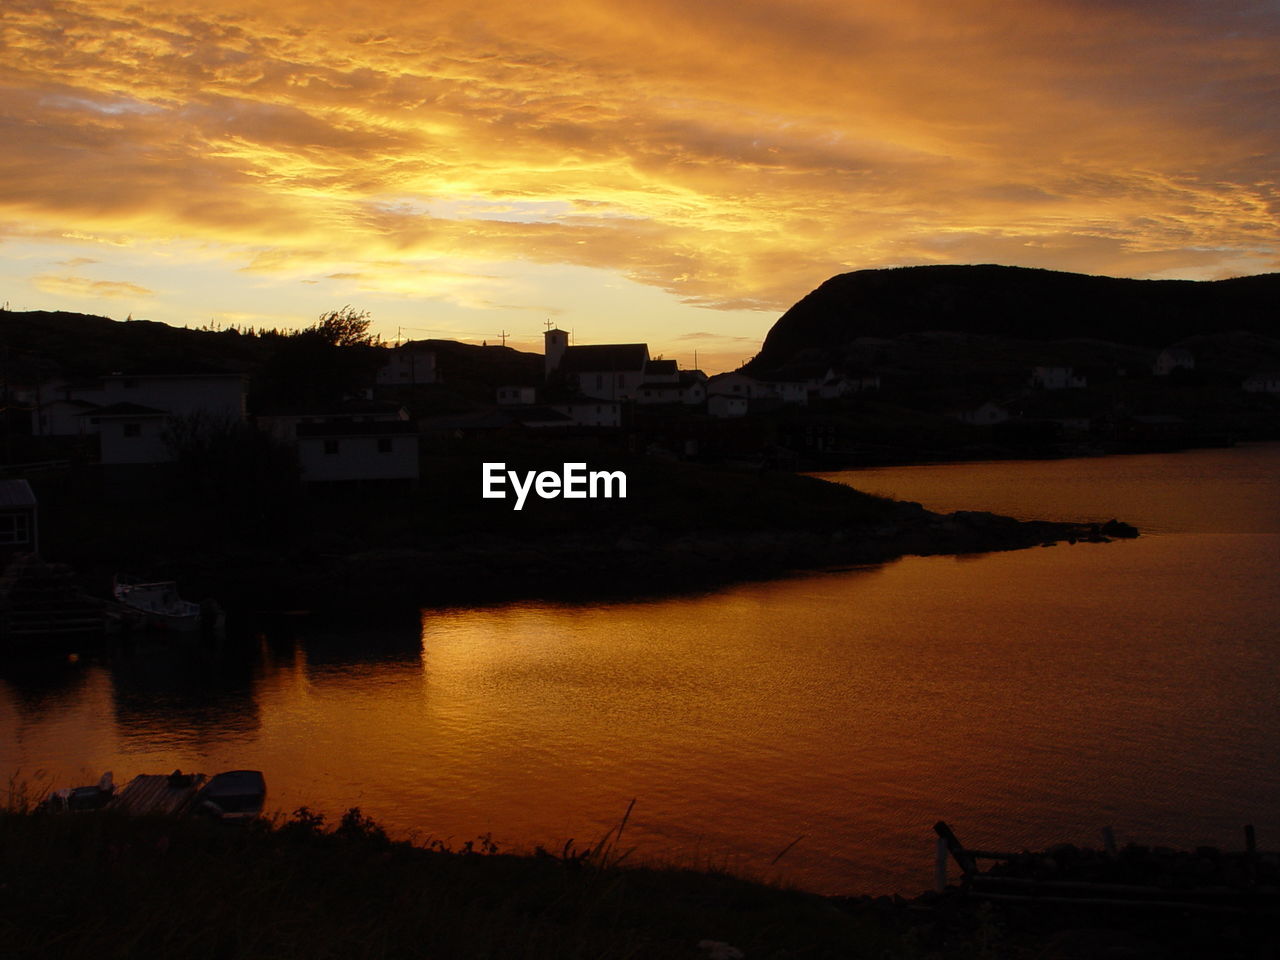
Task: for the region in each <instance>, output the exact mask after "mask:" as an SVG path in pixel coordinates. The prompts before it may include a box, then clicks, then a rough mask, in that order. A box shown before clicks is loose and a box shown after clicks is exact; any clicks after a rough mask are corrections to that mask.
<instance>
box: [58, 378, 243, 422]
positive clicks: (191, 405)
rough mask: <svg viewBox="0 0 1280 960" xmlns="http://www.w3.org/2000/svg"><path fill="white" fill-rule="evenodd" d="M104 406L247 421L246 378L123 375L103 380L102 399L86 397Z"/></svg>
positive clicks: (173, 414) (85, 397)
mask: <svg viewBox="0 0 1280 960" xmlns="http://www.w3.org/2000/svg"><path fill="white" fill-rule="evenodd" d="M80 399H87V400H93V401H94V402H98V403H101V404H102V405H103V406H109V405H111V404H114V403H136V404H140V405H142V406H146V407H155V408H156V409H158V410H163V411H165V412H166V413H168V414H170V415H172V416H190V415H192V414H196V413H200V414H205V415H208V416H212V417H218V418H229V419H232V420H243V419H244V416H245V378H244V376H243V375H242V374H239V373H190V374H137V375H133V374H129V375H126V374H120V373H113V374H111V375H110V376H107V377H103V378H102V399H101V400H97V399H96V398H94V397H91V396H82V397H80Z"/></svg>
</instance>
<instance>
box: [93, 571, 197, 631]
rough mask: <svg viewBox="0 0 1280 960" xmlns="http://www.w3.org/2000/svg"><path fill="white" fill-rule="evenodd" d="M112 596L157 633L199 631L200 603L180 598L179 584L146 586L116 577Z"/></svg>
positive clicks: (151, 584) (160, 582) (156, 582)
mask: <svg viewBox="0 0 1280 960" xmlns="http://www.w3.org/2000/svg"><path fill="white" fill-rule="evenodd" d="M112 593H113V594H114V595H115V598H116V600H118V601H119V602H120V603H122V604H124V605H125V606H126V607H128V608H129V609H130V610H134V611H137V612H138V613H139V614H141V615H142V619H143V622H144V623H145V624H146V626H148V627H153V628H155V629H158V630H198V629H199V628H200V604H198V603H192V602H191V601H190V600H183V599H182V597H180V596H178V585H177V584H176V583H174V581H172V580H156V581H154V582H151V583H144V582H141V581H139V580H136V579H134V578H132V577H125V576H121V575H119V574H117V575H116V578H115V582H114V584H113V585H112Z"/></svg>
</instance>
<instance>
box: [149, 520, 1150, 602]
mask: <svg viewBox="0 0 1280 960" xmlns="http://www.w3.org/2000/svg"><path fill="white" fill-rule="evenodd" d="M1136 536H1138V531H1137V530H1136V529H1135V528H1133V527H1131V526H1129V525H1128V524H1124V523H1121V522H1119V521H1116V520H1110V521H1107V522H1106V523H1099V522H1079V523H1071V522H1062V521H1023V520H1015V519H1013V518H1011V517H1004V516H1000V515H997V514H993V513H987V512H982V511H956V512H954V513H950V514H938V513H932V512H930V511H928V510H925V509H924V508H923V507H922V506H920V504H918V503H910V502H902V501H894V502H893V503H892V506H891V508H890V510H889V511H888V515H887V516H885V517H883V518H882V519H881V520H880V521H879V522H876V523H870V524H849V525H845V526H837V527H834V528H832V529H829V530H827V531H823V532H819V531H814V530H810V529H794V528H778V529H765V530H755V531H747V532H726V531H714V532H702V533H690V534H686V535H682V536H675V537H671V536H666V535H663V534H661V533H660V532H659V531H657V530H654V529H653V528H649V527H643V526H639V527H631V528H627V529H624V530H621V531H612V532H608V533H605V534H602V535H598V536H586V535H582V534H566V535H560V536H557V537H550V538H542V539H540V540H539V541H537V542H536V543H535V542H530V541H527V540H519V539H516V538H507V537H498V536H494V535H477V536H471V537H466V538H460V537H459V538H449V539H446V540H443V541H440V542H437V543H429V544H426V545H424V546H422V547H388V548H375V549H370V550H360V551H353V552H351V553H346V554H328V555H322V556H306V557H298V556H294V557H282V556H274V557H273V556H266V555H252V556H245V555H241V556H239V557H217V558H214V557H210V558H207V559H205V560H204V561H203V562H201V561H194V562H192V561H187V562H185V563H184V562H181V561H178V562H174V563H171V564H170V565H168V566H167V568H166V570H165V573H166V576H167V577H170V578H172V579H176V580H178V582H179V585H180V586H181V587H182V589H183V592H184V594H190V595H193V596H194V595H200V594H201V593H202V592H203V593H204V594H207V595H208V596H211V597H213V598H214V599H216V600H218V602H219V603H221V604H222V605H223V606H224V607H226V608H227V609H228V610H233V611H249V610H252V611H257V612H263V613H271V612H281V611H291V610H304V609H305V610H315V611H317V612H325V613H338V614H340V613H343V612H348V613H357V612H359V613H360V615H362V616H364V615H367V614H368V613H369V612H370V608H380V609H382V610H383V612H386V613H388V614H393V613H395V612H396V611H400V610H403V611H405V612H408V611H409V610H419V609H441V608H449V607H458V606H491V605H496V604H503V603H510V602H516V601H520V600H542V601H547V602H587V603H590V602H601V603H607V602H625V601H628V600H641V599H652V598H660V597H667V596H678V595H681V594H689V593H697V592H703V591H706V590H714V589H721V588H725V587H729V586H733V585H735V584H738V583H748V582H758V581H767V580H774V579H782V578H786V577H789V576H793V575H797V574H799V575H803V574H806V573H817V572H821V571H823V570H827V569H831V568H840V567H848V566H864V565H875V564H882V563H889V562H891V561H894V560H898V559H901V558H903V557H907V556H934V555H963V554H975V553H990V552H997V551H1005V550H1020V549H1026V548H1029V547H1037V546H1045V545H1052V544H1058V543H1070V544H1075V543H1091V542H1093V543H1102V542H1108V541H1110V540H1112V539H1127V538H1132V537H1136ZM188 584H189V585H192V586H191V587H190V588H189V587H188V586H187V585H188Z"/></svg>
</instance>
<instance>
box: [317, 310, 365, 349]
mask: <svg viewBox="0 0 1280 960" xmlns="http://www.w3.org/2000/svg"><path fill="white" fill-rule="evenodd" d="M371 322H372V321H371V320H370V318H369V311H368V310H356V309H353V308H352V306H351V305H350V304H347V305H346V306H345V307H343V308H342V309H341V310H330V311H329V312H328V313H322V314H321V315H320V319H319V321H318V322H317V323H315V324H313V325H312V326H310V327H307V329H306V330H304V331H302V333H303V334H305V333H307V332H309V331H315V333H316V334H318V335H319V336H320V338H321V339H322V340H324V342H325V343H327V344H329V345H331V346H334V347H372V346H376V345H377V344H378V343H379V338H378V337H377V336H375V335H373V334H371V333H369V325H370V323H371Z"/></svg>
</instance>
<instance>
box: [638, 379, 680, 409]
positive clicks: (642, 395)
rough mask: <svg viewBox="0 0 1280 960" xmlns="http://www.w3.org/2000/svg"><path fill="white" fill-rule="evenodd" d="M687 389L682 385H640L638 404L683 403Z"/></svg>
mask: <svg viewBox="0 0 1280 960" xmlns="http://www.w3.org/2000/svg"><path fill="white" fill-rule="evenodd" d="M684 394H685V388H684V387H683V386H682V385H681V384H680V383H678V382H677V383H670V382H656V383H654V382H650V381H648V380H646V381H645V382H644V383H642V384H640V390H639V393H638V394H637V396H636V402H637V403H640V404H642V405H647V404H661V403H682V402H683V401H684Z"/></svg>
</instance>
